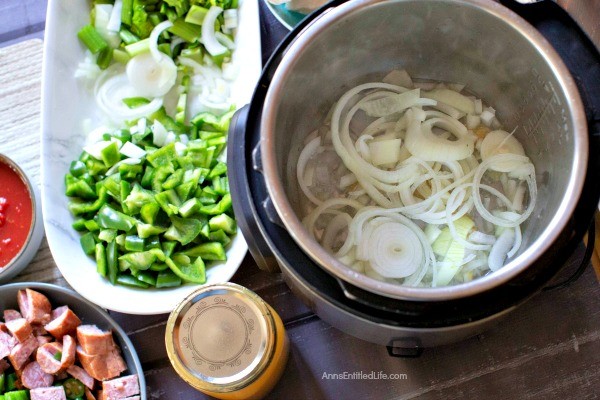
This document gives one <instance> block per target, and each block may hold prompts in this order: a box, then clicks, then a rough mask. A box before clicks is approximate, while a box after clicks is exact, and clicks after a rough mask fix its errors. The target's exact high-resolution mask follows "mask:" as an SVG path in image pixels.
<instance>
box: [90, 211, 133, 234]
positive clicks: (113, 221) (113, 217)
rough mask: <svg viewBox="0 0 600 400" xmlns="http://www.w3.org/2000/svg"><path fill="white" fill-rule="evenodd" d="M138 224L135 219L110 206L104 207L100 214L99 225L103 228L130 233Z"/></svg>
mask: <svg viewBox="0 0 600 400" xmlns="http://www.w3.org/2000/svg"><path fill="white" fill-rule="evenodd" d="M136 224H137V221H136V219H135V218H133V217H130V216H129V215H125V214H123V213H122V212H119V211H116V210H114V209H112V208H111V207H110V206H108V205H105V206H103V207H102V208H101V209H100V211H99V212H98V225H99V226H100V227H101V228H107V229H116V230H119V231H125V232H128V231H129V230H131V228H133V227H134V226H135V225H136Z"/></svg>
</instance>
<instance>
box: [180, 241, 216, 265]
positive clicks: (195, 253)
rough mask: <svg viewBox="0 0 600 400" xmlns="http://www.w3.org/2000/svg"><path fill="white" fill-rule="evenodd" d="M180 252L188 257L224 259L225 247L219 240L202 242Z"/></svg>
mask: <svg viewBox="0 0 600 400" xmlns="http://www.w3.org/2000/svg"><path fill="white" fill-rule="evenodd" d="M182 254H185V255H186V256H190V257H202V259H203V260H211V261H225V260H226V259H227V257H226V256H225V249H224V248H223V245H222V244H221V243H219V242H208V243H202V244H200V245H198V246H195V247H192V248H191V249H188V250H186V251H184V252H182Z"/></svg>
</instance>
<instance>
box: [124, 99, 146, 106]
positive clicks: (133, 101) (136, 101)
mask: <svg viewBox="0 0 600 400" xmlns="http://www.w3.org/2000/svg"><path fill="white" fill-rule="evenodd" d="M122 101H123V103H125V105H126V106H127V107H129V108H137V107H141V106H145V105H146V104H150V100H148V99H147V98H145V97H126V98H124V99H123V100H122Z"/></svg>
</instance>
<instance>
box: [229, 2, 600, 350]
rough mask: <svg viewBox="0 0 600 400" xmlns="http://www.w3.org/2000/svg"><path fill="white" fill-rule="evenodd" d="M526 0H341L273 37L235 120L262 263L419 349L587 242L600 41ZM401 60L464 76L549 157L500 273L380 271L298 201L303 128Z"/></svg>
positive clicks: (237, 152)
mask: <svg viewBox="0 0 600 400" xmlns="http://www.w3.org/2000/svg"><path fill="white" fill-rule="evenodd" d="M528 7H530V8H526V7H523V8H519V7H517V8H516V11H518V12H520V13H521V14H522V15H523V16H524V17H525V18H527V19H528V20H529V21H530V22H531V23H532V24H533V26H532V25H530V24H529V23H527V22H526V21H525V20H524V19H522V18H521V17H519V16H518V15H517V14H515V13H514V12H512V11H510V10H509V9H507V8H505V7H504V6H502V5H500V4H497V3H494V2H492V1H484V0H391V1H389V0H388V1H381V0H351V1H347V2H345V1H341V0H338V1H333V2H330V3H329V4H328V5H326V6H324V7H323V8H321V9H320V10H318V11H316V12H315V13H313V14H311V16H309V17H308V18H307V20H305V21H303V23H301V24H300V25H299V26H298V27H297V28H296V29H295V30H293V31H292V32H291V33H290V34H289V35H288V36H287V37H286V39H285V40H284V42H283V43H282V44H281V45H280V47H279V48H278V49H277V50H276V51H275V53H274V55H273V56H272V58H271V59H270V61H269V62H268V64H267V66H266V67H265V69H264V71H263V75H262V77H261V80H260V82H259V84H258V86H257V89H256V92H255V94H254V97H253V99H252V102H251V104H250V105H249V107H247V108H244V109H242V110H241V111H240V112H238V114H237V115H236V117H234V120H233V121H232V124H231V130H230V137H229V149H228V157H229V160H228V161H229V162H228V165H229V169H230V170H229V176H230V185H231V191H232V195H233V199H234V208H235V212H236V216H237V218H238V221H239V224H240V227H241V228H242V231H243V233H244V236H245V238H246V240H247V241H248V244H249V247H250V250H251V252H252V255H253V256H254V257H255V259H256V260H257V262H258V264H259V266H261V268H264V269H269V270H275V269H276V268H277V267H280V268H281V271H282V272H283V274H284V277H285V279H286V281H287V282H288V284H289V285H290V287H291V288H292V290H293V291H294V292H295V293H296V294H297V295H299V296H300V297H301V298H302V299H303V300H304V301H305V302H306V303H307V304H308V305H309V306H310V307H311V308H312V309H313V310H314V311H315V312H316V313H317V314H318V315H319V316H320V317H321V318H323V319H324V320H326V321H328V322H330V323H331V324H332V325H334V326H336V327H338V328H340V329H342V330H344V331H346V332H348V333H350V334H353V335H355V336H357V337H360V338H362V339H365V340H369V341H371V342H375V343H380V344H385V345H388V346H391V347H393V348H397V349H408V350H409V351H418V349H420V348H421V347H427V346H435V345H441V344H445V343H449V342H452V341H456V340H459V339H461V338H464V337H467V336H470V335H473V334H476V333H478V332H480V331H482V330H484V329H486V328H487V327H489V326H490V325H491V324H492V323H494V322H495V321H497V320H498V319H499V317H501V316H502V315H504V314H506V313H507V312H509V311H511V310H512V309H514V308H515V307H516V306H517V305H519V304H520V303H522V302H523V301H525V300H526V299H528V298H529V297H531V296H532V295H533V294H535V293H536V292H538V291H539V290H540V289H541V288H542V287H544V286H545V285H546V284H547V282H548V281H549V280H550V279H551V278H552V277H553V276H554V275H555V274H556V272H557V271H558V270H559V269H560V268H561V266H562V265H563V263H564V261H565V260H566V259H567V258H568V257H569V255H570V254H572V252H573V251H574V249H575V247H576V246H577V245H578V243H579V241H580V240H581V237H582V236H583V233H584V232H585V231H586V230H587V228H588V225H589V221H590V220H591V217H592V215H593V212H594V210H595V208H596V205H597V204H598V198H599V184H598V180H597V175H596V174H597V172H598V170H599V168H600V163H599V160H598V157H597V156H596V154H597V152H598V148H599V140H598V139H599V134H600V133H599V129H598V128H599V124H598V119H599V115H598V113H599V110H600V107H598V104H597V102H598V100H597V96H594V95H593V94H594V93H597V91H596V90H597V89H598V87H597V86H598V85H599V82H600V71H599V65H600V64H599V63H598V53H597V50H596V48H595V47H594V46H593V44H591V42H590V41H589V39H588V38H587V37H586V36H585V35H584V34H583V33H582V32H581V31H580V30H579V28H577V26H576V25H575V24H574V23H573V21H571V20H570V19H569V17H568V16H566V14H565V13H564V12H563V11H562V10H561V9H560V8H558V7H557V6H556V5H554V4H548V2H547V3H546V4H541V5H539V6H537V5H536V6H528ZM532 7H533V8H532ZM534 8H537V9H534ZM536 27H537V28H538V29H539V30H540V32H541V33H542V34H540V32H538V31H537V30H536ZM542 35H544V36H546V38H547V39H549V40H550V41H551V42H552V43H553V44H554V46H555V48H556V49H557V50H558V53H557V52H556V51H555V50H554V49H553V47H552V46H551V45H550V43H548V41H547V40H546V39H544V36H542ZM559 54H560V55H561V56H562V57H563V60H564V61H566V63H567V65H565V63H563V61H562V60H561V57H560V56H559ZM398 68H404V69H406V70H407V71H408V72H409V73H410V74H411V75H412V76H413V77H414V78H416V79H430V80H436V81H445V82H458V83H464V84H466V85H467V88H468V89H469V90H470V91H472V92H473V93H474V94H476V95H477V96H478V97H482V98H483V99H484V101H485V102H486V103H488V104H491V105H492V106H493V107H495V108H496V109H497V114H498V116H499V119H500V120H501V121H502V122H503V123H504V125H505V126H507V127H509V128H512V127H517V131H516V136H517V137H518V139H519V140H520V141H521V142H522V143H523V144H524V147H525V150H526V152H527V154H528V155H529V156H530V157H531V159H532V160H533V162H534V164H535V166H536V175H537V180H538V189H539V198H538V204H537V206H536V210H535V211H534V214H533V215H532V217H531V218H530V219H529V220H528V221H527V223H526V225H525V226H524V244H523V246H522V248H521V249H522V250H521V253H520V254H519V255H518V256H517V257H515V259H514V260H512V261H511V262H510V263H509V264H508V265H506V266H505V267H503V268H502V269H501V270H500V271H498V272H496V273H494V274H491V275H489V276H486V277H483V278H481V279H478V280H475V281H473V282H470V283H467V284H462V285H457V286H452V287H446V288H408V287H403V286H398V285H391V284H385V283H381V282H378V281H375V280H373V279H370V278H368V277H366V276H363V275H359V274H356V273H353V272H351V270H350V269H349V268H347V267H345V266H344V265H342V264H341V263H340V262H339V261H337V260H336V259H335V258H334V257H332V256H331V255H329V254H328V253H327V252H325V251H324V250H323V249H322V248H321V247H320V246H319V245H318V244H317V243H316V242H315V241H313V240H312V239H311V238H310V237H309V235H308V232H307V231H306V230H305V229H304V228H303V226H302V224H301V222H300V219H299V218H298V216H297V215H296V210H297V209H298V201H299V198H300V196H301V195H302V194H301V192H300V191H299V190H298V185H297V183H296V182H294V180H293V179H289V180H288V179H287V176H289V175H291V176H294V177H295V175H296V174H295V163H296V160H297V154H298V153H299V149H300V147H301V146H302V144H303V140H304V138H305V137H306V136H307V135H308V134H309V133H310V132H312V131H313V130H314V129H316V128H317V127H318V126H320V125H321V123H322V121H323V119H324V117H325V115H326V113H327V112H328V110H329V108H330V106H331V104H333V102H334V101H336V99H337V98H339V96H340V95H341V94H343V92H344V91H345V90H347V89H349V88H350V87H352V85H356V84H358V83H362V82H366V81H368V80H369V79H371V80H380V79H381V78H382V77H383V76H384V75H385V74H386V73H387V72H389V71H390V70H392V69H398ZM569 69H570V72H571V73H570V72H569ZM573 77H574V78H575V79H573ZM578 88H579V92H580V93H581V97H580V95H579V93H578V90H577V89H578ZM582 100H583V101H582ZM590 155H592V156H590ZM288 168H291V169H292V171H294V172H293V173H292V174H288V173H287V172H286V171H287V169H288Z"/></svg>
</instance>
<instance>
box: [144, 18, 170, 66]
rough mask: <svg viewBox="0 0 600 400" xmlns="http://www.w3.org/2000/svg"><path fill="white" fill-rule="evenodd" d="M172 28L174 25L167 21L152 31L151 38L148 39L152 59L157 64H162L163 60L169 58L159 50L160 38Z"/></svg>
mask: <svg viewBox="0 0 600 400" xmlns="http://www.w3.org/2000/svg"><path fill="white" fill-rule="evenodd" d="M172 26H173V23H172V22H171V21H169V20H166V21H163V22H161V23H160V24H158V25H156V26H155V27H154V29H152V32H150V37H149V39H148V41H149V47H150V53H152V57H153V58H154V61H155V62H156V63H160V62H161V60H162V59H163V58H169V57H167V55H166V54H163V53H162V52H161V51H160V50H158V38H159V36H160V34H161V33H163V31H166V30H167V29H169V28H170V27H172Z"/></svg>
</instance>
